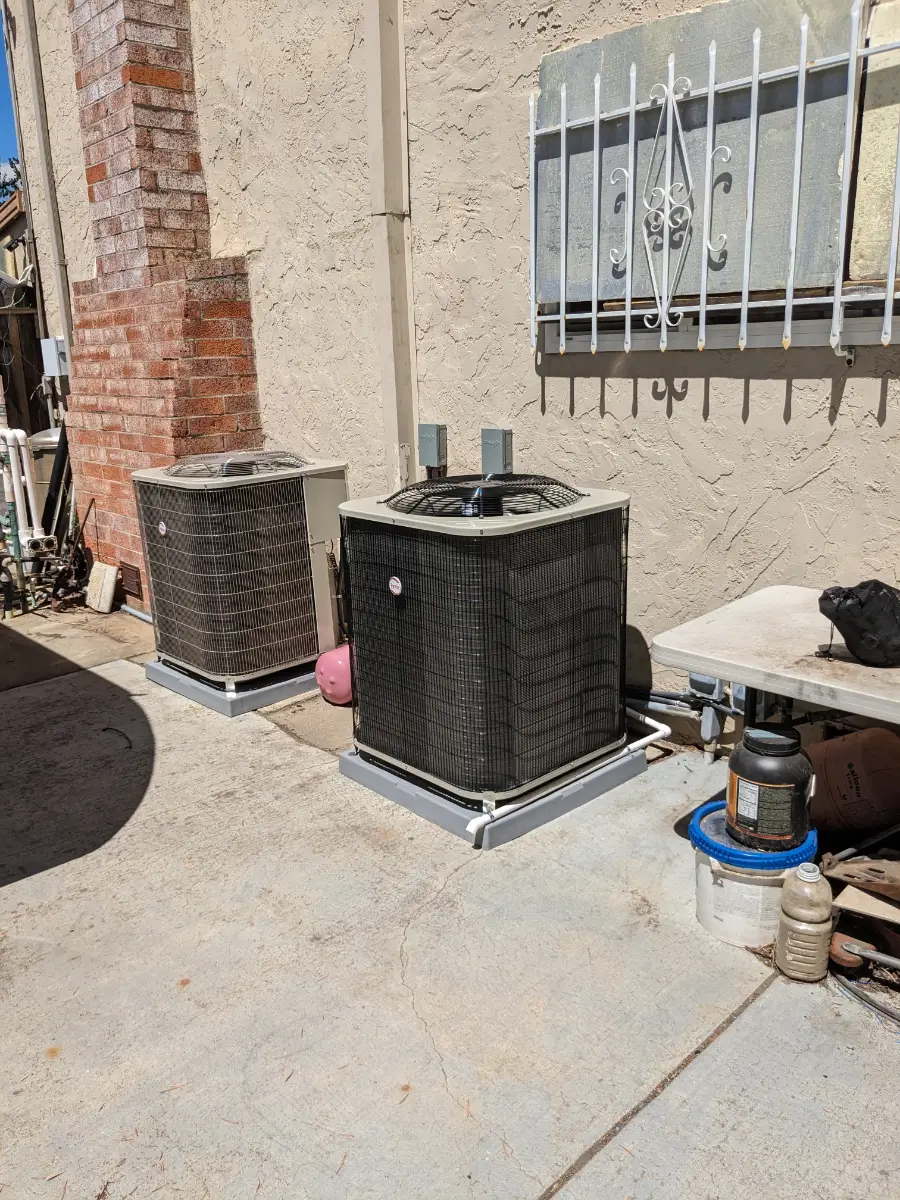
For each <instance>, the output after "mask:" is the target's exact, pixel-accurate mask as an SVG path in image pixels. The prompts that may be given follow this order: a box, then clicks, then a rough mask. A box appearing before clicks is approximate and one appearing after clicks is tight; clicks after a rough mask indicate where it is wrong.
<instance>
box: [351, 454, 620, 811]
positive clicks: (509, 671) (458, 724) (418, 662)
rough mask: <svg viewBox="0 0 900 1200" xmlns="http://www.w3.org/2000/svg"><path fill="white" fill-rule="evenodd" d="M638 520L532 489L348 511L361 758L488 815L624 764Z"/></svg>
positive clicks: (495, 480)
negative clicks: (583, 772)
mask: <svg viewBox="0 0 900 1200" xmlns="http://www.w3.org/2000/svg"><path fill="white" fill-rule="evenodd" d="M628 506H629V498H628V496H626V495H625V494H624V493H621V492H613V491H600V490H589V489H578V488H574V487H570V486H568V485H567V484H564V483H560V482H558V481H557V480H554V479H549V478H546V477H543V476H527V475H503V476H495V477H490V476H457V477H455V478H449V479H431V480H426V481H423V482H421V483H416V484H413V485H412V486H411V487H407V488H404V489H402V490H401V491H399V492H397V493H396V494H395V495H393V496H390V497H386V498H384V499H370V500H353V501H348V502H346V503H344V504H342V505H341V518H342V572H343V573H344V575H345V578H346V581H347V584H346V587H347V590H348V592H349V613H350V640H351V641H352V644H353V674H354V724H355V742H356V747H357V750H358V752H359V754H360V755H361V756H362V757H363V758H364V759H368V760H370V761H373V762H375V763H376V764H379V765H382V766H385V767H387V768H388V769H390V770H393V771H396V772H398V773H400V774H403V775H408V776H409V777H411V778H412V779H413V780H416V781H423V782H424V783H425V784H426V785H427V786H430V787H432V788H434V789H435V790H437V791H438V792H440V793H442V794H445V795H447V796H448V797H449V798H450V799H452V800H455V801H457V802H459V803H461V804H462V805H465V806H468V807H472V808H476V809H486V810H490V809H491V807H492V806H493V805H495V804H498V803H505V802H508V801H511V800H513V799H515V798H517V797H520V796H522V795H523V794H525V793H530V792H531V791H533V789H535V788H537V787H540V786H541V785H543V784H546V783H548V781H552V780H553V779H555V778H557V777H559V776H562V775H563V774H564V773H566V772H570V771H572V770H573V769H575V768H579V767H581V766H582V765H586V764H591V763H593V762H594V761H595V760H599V759H600V758H601V757H603V756H605V755H607V754H610V753H612V752H613V751H615V750H616V749H618V748H620V747H622V746H623V745H624V744H625V741H626V712H625V686H624V661H625V654H624V647H625V612H626V610H625V592H626V568H627V532H628Z"/></svg>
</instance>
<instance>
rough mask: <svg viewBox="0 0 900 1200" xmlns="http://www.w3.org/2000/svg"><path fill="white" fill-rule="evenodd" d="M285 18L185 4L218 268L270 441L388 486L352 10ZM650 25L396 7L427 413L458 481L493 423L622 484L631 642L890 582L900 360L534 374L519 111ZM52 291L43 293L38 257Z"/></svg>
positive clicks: (26, 114) (77, 151)
mask: <svg viewBox="0 0 900 1200" xmlns="http://www.w3.org/2000/svg"><path fill="white" fill-rule="evenodd" d="M11 6H12V11H13V15H14V17H18V15H19V4H18V0H11ZM299 7H300V9H301V10H302V11H298V6H297V5H296V4H295V3H293V2H292V0H270V2H265V0H225V2H224V3H223V2H220V0H217V2H216V3H213V0H193V4H192V14H193V25H194V53H195V63H196V69H197V83H198V102H199V118H200V132H201V139H202V151H203V159H204V165H205V168H206V172H207V180H208V187H209V199H210V208H211V212H212V238H213V252H214V253H215V254H223V255H224V254H231V253H247V254H248V256H249V261H250V267H251V285H252V297H253V311H254V320H255V324H256V351H257V359H258V370H259V381H260V398H261V407H262V412H263V419H264V422H265V425H266V431H267V436H268V439H269V441H270V443H283V444H287V445H289V446H294V447H296V448H298V449H300V450H306V451H308V452H309V453H311V454H316V455H331V454H340V455H346V456H347V457H348V458H349V459H350V462H351V469H352V485H353V490H354V491H355V492H356V493H357V494H359V493H364V492H367V491H369V492H371V491H378V490H382V488H383V478H384V450H383V434H382V431H383V421H382V416H381V411H380V399H379V391H380V381H379V369H378V356H377V353H376V350H377V347H376V344H375V335H374V314H373V305H374V299H373V297H374V285H373V250H372V232H371V222H370V217H369V200H368V175H367V170H368V164H367V146H366V70H365V52H366V51H365V43H364V37H363V20H362V10H363V0H336V2H333V3H326V2H325V0H314V2H310V3H304V4H303V5H302V6H299ZM686 7H687V5H686V4H683V5H679V4H677V3H669V2H668V0H662V2H661V3H660V4H658V5H657V6H656V8H655V9H654V10H653V14H657V13H658V14H659V15H662V14H664V13H665V14H668V13H670V12H675V11H678V10H679V9H682V8H686ZM38 15H39V20H40V27H41V42H42V50H43V57H44V70H45V76H46V82H47V91H48V107H49V109H50V118H51V124H52V127H53V149H54V156H55V160H56V168H57V175H58V180H59V186H60V208H61V210H62V215H63V223H64V227H65V232H66V245H67V252H68V256H69V262H70V273H71V277H72V279H79V278H85V277H89V276H90V275H91V274H92V273H93V248H92V245H91V239H90V234H89V221H88V211H87V198H86V190H85V186H84V178H83V170H82V156H81V148H80V141H79V136H78V127H77V115H76V102H75V89H74V84H73V79H72V75H73V71H72V61H71V52H70V47H69V31H68V16H67V13H66V5H65V2H64V0H38ZM650 15H651V13H650V12H649V11H648V10H647V9H646V7H642V6H640V5H630V6H625V5H620V4H616V3H613V0H606V2H605V3H591V2H589V0H560V2H559V3H553V4H551V3H549V2H548V3H543V4H541V5H536V4H531V3H526V2H525V0H494V2H491V0H479V2H478V3H475V2H469V3H456V2H455V0H454V2H453V3H446V2H444V0H441V2H440V3H437V2H435V0H408V2H407V5H406V29H405V36H406V46H407V54H406V58H407V74H408V97H409V133H410V187H411V214H412V216H411V224H412V240H413V266H412V273H413V281H414V288H415V306H416V311H415V317H416V355H417V372H418V392H419V406H420V417H421V419H423V420H441V421H446V422H447V424H448V425H449V427H450V449H451V455H452V460H451V465H452V467H455V468H463V467H466V468H471V467H474V466H476V465H477V464H478V456H479V445H478V438H479V432H478V431H479V428H480V426H482V425H485V424H491V425H510V426H512V427H513V429H514V430H515V434H516V461H517V466H518V467H520V468H522V469H529V470H541V471H547V472H549V473H552V474H559V475H563V476H566V477H568V478H570V479H573V480H575V481H581V482H584V483H593V484H604V483H610V484H614V485H615V486H617V487H623V488H625V489H627V490H628V491H630V492H631V493H632V495H633V497H634V500H633V509H632V555H631V619H632V621H633V622H634V623H635V624H636V625H637V626H639V628H640V629H641V631H642V633H643V634H644V635H645V636H646V637H647V638H649V637H650V636H652V634H653V633H655V632H657V631H658V630H660V629H662V628H664V627H666V626H669V625H671V624H672V623H674V622H676V621H679V620H682V619H685V618H687V617H689V616H691V615H694V614H696V613H699V612H701V611H703V610H705V609H708V608H710V607H712V606H713V605H715V604H718V603H720V602H722V601H724V600H726V599H728V598H732V597H734V596H737V595H739V594H741V593H742V592H745V591H747V590H750V589H753V588H758V587H760V586H763V585H764V584H766V583H774V582H792V583H808V584H810V585H813V586H819V585H825V584H828V583H832V582H835V581H841V582H848V583H852V582H856V581H857V580H858V579H860V578H863V577H866V576H868V575H872V574H880V575H882V576H883V577H885V578H887V579H896V578H897V576H898V573H900V572H898V559H900V537H898V534H900V483H898V472H897V469H896V462H897V461H898V451H900V440H898V404H900V392H898V384H897V382H896V380H895V376H896V375H900V356H898V354H897V353H896V352H887V351H870V352H863V353H860V355H859V356H858V359H857V362H856V365H855V366H854V367H853V368H852V369H849V370H848V369H847V367H846V365H845V364H844V362H843V359H837V358H836V357H835V356H834V355H833V354H831V353H830V351H827V350H824V349H823V350H821V351H815V352H813V351H797V350H795V351H791V352H790V353H788V354H782V353H775V352H756V351H753V352H751V351H748V352H746V353H745V354H744V355H741V354H739V353H738V352H737V351H735V352H733V353H728V354H724V353H719V354H716V353H710V352H707V353H706V354H704V355H702V356H701V355H697V354H694V353H691V354H680V355H679V354H670V355H667V356H665V358H661V357H660V356H659V355H633V356H631V357H630V358H625V357H624V356H617V357H614V358H612V357H605V356H599V355H598V356H597V358H596V359H594V360H593V361H591V360H589V359H587V360H586V359H585V358H584V357H576V356H567V358H566V359H565V360H562V361H561V360H559V359H558V358H556V359H554V358H550V357H548V358H547V359H545V361H544V363H543V364H542V365H541V370H543V371H544V372H545V373H546V376H547V377H546V378H544V379H542V378H541V377H540V376H539V375H538V373H537V372H536V364H535V361H534V360H533V359H532V357H531V355H530V353H529V345H528V331H527V298H528V285H527V273H528V178H527V111H528V110H527V103H528V94H529V92H530V91H531V90H532V89H533V88H534V87H536V84H537V71H538V65H539V62H540V58H541V55H542V54H543V53H546V52H547V51H550V50H553V49H559V48H561V47H563V46H566V45H570V44H574V43H576V42H578V41H582V40H585V39H589V38H593V37H597V36H599V35H602V34H603V33H604V32H607V31H609V30H610V29H612V28H616V27H621V26H624V25H626V24H629V23H634V22H637V21H641V20H647V19H648V17H649V16H650ZM17 62H18V65H19V85H20V97H21V99H22V107H23V118H24V124H25V128H26V146H25V149H26V154H27V155H28V160H29V164H30V165H31V164H32V163H34V157H33V144H32V142H33V133H32V129H33V122H32V120H31V116H30V99H29V89H28V86H27V84H28V80H27V72H26V69H25V63H24V58H23V56H22V54H21V53H20V52H19V53H18V54H17ZM31 175H32V183H33V187H34V199H35V212H36V223H37V234H38V238H39V241H40V243H41V245H42V246H46V238H45V231H46V226H45V224H44V217H43V212H44V207H43V198H42V196H41V193H40V186H39V179H38V177H37V171H36V164H35V165H34V166H33V167H32V172H31ZM44 277H45V281H46V283H47V286H48V291H52V277H51V272H50V269H49V260H48V258H47V256H46V255H45V258H44ZM50 306H51V312H52V311H53V309H54V303H53V298H52V295H51V296H50ZM51 319H52V318H51ZM585 370H590V371H591V372H593V375H592V377H588V378H585V377H582V375H581V374H580V372H582V371H585ZM604 372H605V377H604Z"/></svg>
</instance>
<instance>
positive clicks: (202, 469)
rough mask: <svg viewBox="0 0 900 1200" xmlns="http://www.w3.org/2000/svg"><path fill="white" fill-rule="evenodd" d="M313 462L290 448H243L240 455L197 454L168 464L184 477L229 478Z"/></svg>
mask: <svg viewBox="0 0 900 1200" xmlns="http://www.w3.org/2000/svg"><path fill="white" fill-rule="evenodd" d="M308 465H309V464H308V463H307V462H306V460H305V459H303V458H299V457H298V456H297V455H296V454H290V453H289V452H288V451H286V450H243V451H240V452H238V453H236V454H194V455H191V456H190V457H188V458H182V459H181V460H180V462H177V463H174V464H173V465H172V466H171V467H166V474H167V475H173V476H177V477H178V478H181V479H225V478H231V477H233V476H240V475H272V474H274V473H275V472H276V471H294V470H296V469H297V468H298V467H305V466H308Z"/></svg>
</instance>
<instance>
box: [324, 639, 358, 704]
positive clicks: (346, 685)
mask: <svg viewBox="0 0 900 1200" xmlns="http://www.w3.org/2000/svg"><path fill="white" fill-rule="evenodd" d="M316 683H318V685H319V688H320V690H321V692H322V695H323V696H324V697H325V699H326V700H329V701H330V702H331V703H332V704H349V703H350V700H351V698H352V696H353V688H352V685H351V683H350V647H349V646H346V645H345V646H338V647H337V648H336V649H335V650H326V651H325V653H324V654H321V655H319V661H318V662H317V663H316Z"/></svg>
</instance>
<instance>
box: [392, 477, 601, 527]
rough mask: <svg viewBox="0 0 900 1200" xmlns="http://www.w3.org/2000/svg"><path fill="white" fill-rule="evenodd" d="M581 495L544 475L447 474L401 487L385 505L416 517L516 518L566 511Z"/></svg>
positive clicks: (582, 493)
mask: <svg viewBox="0 0 900 1200" xmlns="http://www.w3.org/2000/svg"><path fill="white" fill-rule="evenodd" d="M583 496H584V492H579V491H576V489H575V488H573V487H569V485H568V484H565V483H560V482H559V480H558V479H550V478H549V477H548V476H546V475H498V476H496V477H494V476H491V475H451V476H449V477H448V478H446V479H425V480H423V481H422V482H421V483H413V484H411V485H410V486H409V487H405V488H401V489H400V491H399V492H395V493H394V494H393V495H392V496H388V498H387V500H386V501H385V503H386V504H387V505H388V507H389V508H393V509H394V510H395V511H397V512H402V513H412V514H414V515H416V516H420V517H514V516H515V517H518V516H525V515H527V514H528V513H535V512H544V511H546V510H547V509H550V508H568V507H569V505H570V504H575V502H576V501H578V500H580V499H581V498H582V497H583Z"/></svg>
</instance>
